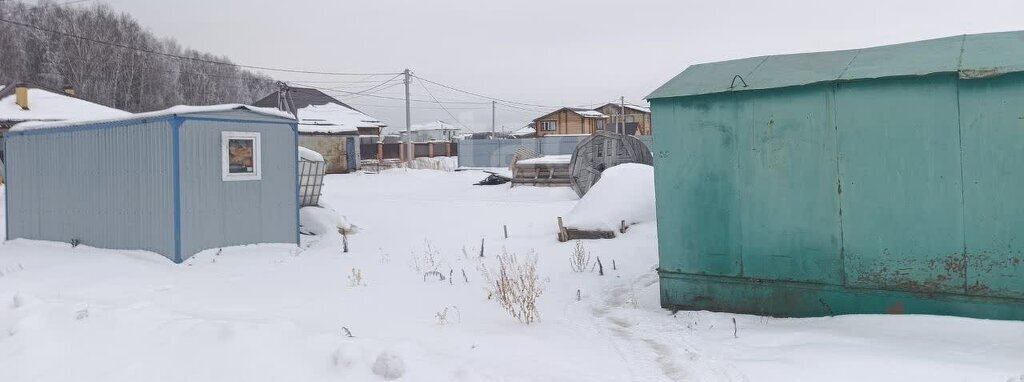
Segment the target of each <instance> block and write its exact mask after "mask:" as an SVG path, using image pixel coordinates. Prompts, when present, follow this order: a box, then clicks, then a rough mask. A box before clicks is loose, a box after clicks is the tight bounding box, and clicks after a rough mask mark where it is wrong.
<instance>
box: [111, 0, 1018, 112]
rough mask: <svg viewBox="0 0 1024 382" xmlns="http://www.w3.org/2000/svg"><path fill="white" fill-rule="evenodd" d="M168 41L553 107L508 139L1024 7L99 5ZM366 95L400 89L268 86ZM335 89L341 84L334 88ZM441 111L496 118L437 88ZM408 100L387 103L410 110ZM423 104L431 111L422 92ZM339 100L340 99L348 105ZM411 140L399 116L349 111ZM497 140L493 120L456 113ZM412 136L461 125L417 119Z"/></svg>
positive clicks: (358, 81) (369, 106)
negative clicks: (552, 121)
mask: <svg viewBox="0 0 1024 382" xmlns="http://www.w3.org/2000/svg"><path fill="white" fill-rule="evenodd" d="M100 1H103V2H106V3H108V4H110V5H111V6H113V7H114V8H115V9H118V10H121V11H125V12H128V13H131V14H132V15H133V16H135V17H136V18H137V19H138V20H139V21H140V22H141V23H142V24H143V25H145V26H147V27H148V28H150V30H152V31H153V32H154V33H156V34H157V35H159V36H166V37H174V38H176V39H177V40H178V41H179V42H180V43H182V44H183V45H184V46H188V47H192V48H196V49H199V50H203V51H208V52H211V53H216V54H221V55H226V56H228V57H230V58H231V59H232V60H234V61H235V62H237V63H244V64H249V65H261V66H271V67H284V68H297V69H309V70H318V71H336V72H371V73H377V72H399V71H401V70H403V69H405V68H409V69H411V70H412V71H413V72H414V73H415V74H417V75H420V76H422V77H424V78H427V79H430V80H434V81H437V82H441V83H445V84H448V85H451V86H454V87H457V88H461V89H465V90H469V91H473V92H478V93H482V94H485V95H489V96H493V97H497V98H501V99H507V100H512V101H517V102H524V103H530V104H536V105H543V106H545V107H539V108H538V107H527V108H528V109H530V111H526V110H518V109H514V108H511V107H508V106H499V109H498V114H497V124H498V129H499V130H501V129H502V127H504V128H505V129H515V128H518V127H519V125H521V124H522V123H524V122H526V121H529V120H532V119H533V118H535V117H538V116H540V115H541V114H543V112H542V111H541V110H548V109H551V110H553V109H554V107H555V106H560V105H565V106H576V105H587V104H603V103H605V102H609V101H612V100H616V99H618V97H619V96H625V97H626V100H627V102H633V103H639V104H642V105H646V102H645V101H643V97H645V96H646V95H647V94H649V93H650V92H651V91H652V90H654V89H655V88H657V87H658V86H659V85H661V84H662V83H664V82H665V81H667V80H668V79H670V78H672V77H673V76H675V75H676V74H678V73H679V72H681V71H682V70H683V69H685V68H686V67H687V66H688V65H691V64H696V63H701V62H710V61H719V60H725V59H730V58H742V57H749V56H758V55H765V54H779V53H796V52H808V51H819V50H835V49H849V48H859V47H867V46H872V45H880V44H889V43H898V42H906V41H913V40H919V39H926V38H934V37H943V36H949V35H957V34H964V33H978V32H992V31H1005V30H1015V29H1024V2H1022V1H1019V0H1017V1H1011V0H1006V1H968V2H964V1H955V2H954V1H946V0H931V1H897V0H856V1H849V0H848V1H827V0H818V1H810V0H808V1H795V0H772V1H759V0H748V1H739V0H733V1H728V0H725V1H723V0H719V1H707V0H702V1H689V0H677V1H669V0H663V1H646V0H634V1H605V0H590V1H559V0H544V1H540V0H506V1H487V0H461V1H455V0H441V1H428V0H419V1H395V0H362V1H328V0H289V1H281V0H174V1H151V0H100ZM268 74H270V75H272V76H274V77H275V78H278V79H282V80H287V81H291V82H297V83H303V82H305V83H312V84H315V85H317V86H320V87H325V88H332V89H343V90H347V91H360V90H363V89H366V88H370V87H372V86H374V85H375V84H377V83H381V82H383V81H385V80H387V79H388V78H390V77H391V76H375V77H369V78H367V77H351V76H350V77H330V76H312V75H295V74H287V73H268ZM332 81H336V82H332ZM424 85H426V86H427V87H428V89H429V91H430V92H432V93H433V96H435V97H436V98H438V99H441V100H461V101H477V102H487V101H486V100H482V99H479V98H474V97H472V96H466V95H460V94H458V93H453V92H451V91H448V90H445V89H442V88H439V87H436V86H433V85H430V84H424ZM402 92H403V90H402V86H401V85H398V86H394V87H390V88H387V89H385V90H383V91H381V92H379V93H375V94H376V95H378V96H384V97H392V96H394V97H400V96H401V95H402ZM412 93H413V98H416V99H424V100H426V99H430V98H431V97H430V95H429V94H427V93H426V92H425V91H424V89H423V87H421V85H420V84H416V83H414V84H413V85H412ZM336 95H341V94H340V93H336ZM338 98H340V99H342V100H344V101H346V102H350V103H351V104H353V106H355V107H356V108H359V109H361V110H363V111H364V112H366V113H368V114H370V115H373V116H375V117H377V118H380V119H382V120H384V121H385V122H388V123H389V124H390V126H392V127H403V126H404V124H405V117H404V109H403V108H402V105H403V103H402V101H398V100H390V99H384V98H374V97H367V96H363V97H354V96H351V95H348V96H339V97H338ZM446 105H448V106H449V109H450V111H451V113H452V114H454V115H455V118H456V119H457V120H458V121H459V122H461V123H462V124H464V125H466V126H468V127H469V128H471V129H473V130H477V131H482V130H489V129H490V122H491V118H490V117H491V114H490V105H488V104H466V103H461V104H460V103H446ZM412 118H413V123H421V122H427V121H431V120H437V119H442V120H446V121H449V122H453V123H455V121H453V118H452V117H450V116H449V115H448V114H447V113H445V111H443V110H441V109H440V108H439V107H438V106H437V105H436V104H430V103H424V102H417V103H414V109H413V117H412Z"/></svg>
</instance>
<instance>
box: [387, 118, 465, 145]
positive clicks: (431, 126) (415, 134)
mask: <svg viewBox="0 0 1024 382" xmlns="http://www.w3.org/2000/svg"><path fill="white" fill-rule="evenodd" d="M409 130H410V131H411V132H412V141H413V142H439V141H440V142H451V141H453V140H455V138H457V137H458V136H459V131H460V130H461V129H459V128H457V127H455V126H453V125H452V124H450V123H447V122H445V121H434V122H429V123H421V124H414V125H412V126H410V127H409ZM398 134H399V136H400V137H401V140H402V142H405V134H406V133H405V130H399V131H398Z"/></svg>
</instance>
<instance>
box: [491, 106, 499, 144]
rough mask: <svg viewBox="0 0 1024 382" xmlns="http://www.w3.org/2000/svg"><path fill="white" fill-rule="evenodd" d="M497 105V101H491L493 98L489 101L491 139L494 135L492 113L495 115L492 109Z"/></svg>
mask: <svg viewBox="0 0 1024 382" xmlns="http://www.w3.org/2000/svg"><path fill="white" fill-rule="evenodd" d="M497 105H498V102H497V101H493V100H492V101H491V139H494V138H495V136H494V115H495V114H494V110H495V107H496V106H497Z"/></svg>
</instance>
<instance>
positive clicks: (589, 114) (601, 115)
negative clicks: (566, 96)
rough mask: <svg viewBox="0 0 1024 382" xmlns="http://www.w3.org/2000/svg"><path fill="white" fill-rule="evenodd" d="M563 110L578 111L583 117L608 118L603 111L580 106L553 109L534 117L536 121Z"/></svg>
mask: <svg viewBox="0 0 1024 382" xmlns="http://www.w3.org/2000/svg"><path fill="white" fill-rule="evenodd" d="M562 110H568V111H571V112H573V113H576V114H577V115H579V116H581V117H583V118H608V116H607V115H605V114H604V113H601V112H599V111H597V110H592V109H584V108H579V107H563V108H561V109H558V110H555V111H552V112H550V113H547V114H544V115H542V116H540V117H539V118H537V119H534V121H537V120H540V119H543V118H544V117H547V116H549V115H552V114H556V113H559V112H561V111H562Z"/></svg>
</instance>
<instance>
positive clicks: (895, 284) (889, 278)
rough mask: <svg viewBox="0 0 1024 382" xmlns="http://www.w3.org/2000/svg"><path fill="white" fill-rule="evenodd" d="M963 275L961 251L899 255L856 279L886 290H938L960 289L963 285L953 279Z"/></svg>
mask: <svg viewBox="0 0 1024 382" xmlns="http://www.w3.org/2000/svg"><path fill="white" fill-rule="evenodd" d="M883 252H886V251H883ZM887 257H888V256H887ZM966 277H967V260H966V259H965V257H964V255H963V254H962V253H956V254H952V255H949V256H943V257H937V258H931V259H927V260H920V261H919V260H918V259H913V258H902V259H893V260H889V261H887V262H882V263H878V264H877V265H876V266H874V267H871V268H869V269H868V270H867V271H865V272H862V273H860V274H859V275H858V276H857V281H858V282H860V283H863V284H868V285H873V286H878V287H883V288H888V289H897V290H905V291H910V292H917V293H937V292H950V291H957V290H959V291H963V288H964V285H963V284H961V283H956V280H957V279H966Z"/></svg>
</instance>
